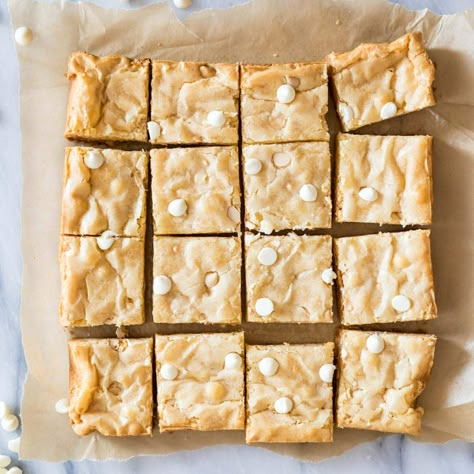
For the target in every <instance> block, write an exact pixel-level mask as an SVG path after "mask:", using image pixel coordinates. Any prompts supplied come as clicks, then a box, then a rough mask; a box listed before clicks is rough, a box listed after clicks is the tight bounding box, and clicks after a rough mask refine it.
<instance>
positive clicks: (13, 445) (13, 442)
mask: <svg viewBox="0 0 474 474" xmlns="http://www.w3.org/2000/svg"><path fill="white" fill-rule="evenodd" d="M20 443H21V436H18V438H13V439H10V440H9V441H8V444H7V446H8V449H9V450H10V451H12V452H13V453H19V452H20Z"/></svg>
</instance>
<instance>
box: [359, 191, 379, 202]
mask: <svg viewBox="0 0 474 474" xmlns="http://www.w3.org/2000/svg"><path fill="white" fill-rule="evenodd" d="M359 197H360V198H361V199H363V200H364V201H368V202H374V201H376V200H377V198H378V197H379V193H378V192H377V191H376V190H375V189H374V188H362V189H361V190H360V191H359Z"/></svg>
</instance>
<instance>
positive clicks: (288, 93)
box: [277, 84, 296, 104]
mask: <svg viewBox="0 0 474 474" xmlns="http://www.w3.org/2000/svg"><path fill="white" fill-rule="evenodd" d="M295 97H296V91H295V88H294V87H293V86H290V84H283V85H281V86H280V87H279V88H278V90H277V99H278V102H280V103H281V104H290V103H291V102H293V101H294V100H295Z"/></svg>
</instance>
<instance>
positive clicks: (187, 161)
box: [151, 146, 240, 235]
mask: <svg viewBox="0 0 474 474" xmlns="http://www.w3.org/2000/svg"><path fill="white" fill-rule="evenodd" d="M151 175H152V200H153V222H154V232H155V234H158V235H159V234H211V233H219V232H223V233H225V232H236V231H237V230H239V228H240V184H239V155H238V151H237V148H236V147H230V146H229V147H205V148H173V149H168V150H165V149H163V150H152V151H151ZM175 199H184V200H185V201H186V204H187V212H186V213H185V214H184V215H183V216H180V217H175V216H172V215H171V214H170V213H169V212H168V205H169V203H170V202H171V201H173V200H175Z"/></svg>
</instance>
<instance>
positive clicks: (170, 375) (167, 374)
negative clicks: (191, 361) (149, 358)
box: [160, 364, 178, 380]
mask: <svg viewBox="0 0 474 474" xmlns="http://www.w3.org/2000/svg"><path fill="white" fill-rule="evenodd" d="M160 375H161V377H163V378H164V379H165V380H174V379H175V378H176V377H177V376H178V369H177V368H176V367H175V366H174V365H171V364H163V365H162V366H161V369H160Z"/></svg>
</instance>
